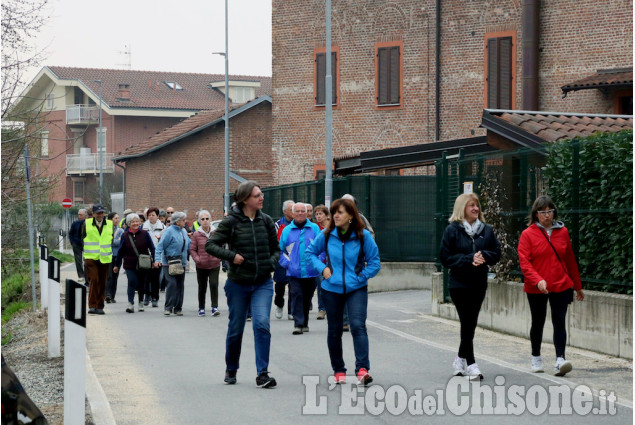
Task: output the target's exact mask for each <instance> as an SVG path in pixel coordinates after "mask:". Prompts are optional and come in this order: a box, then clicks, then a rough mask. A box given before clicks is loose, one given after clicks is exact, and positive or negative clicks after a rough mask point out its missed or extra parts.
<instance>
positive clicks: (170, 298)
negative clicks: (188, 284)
mask: <svg viewBox="0 0 635 425" xmlns="http://www.w3.org/2000/svg"><path fill="white" fill-rule="evenodd" d="M163 274H164V276H165V280H166V281H167V284H166V287H165V307H164V309H165V310H166V311H173V312H174V313H175V314H176V313H180V312H181V311H182V310H183V294H184V293H185V273H182V274H179V275H176V276H171V275H170V273H168V266H163Z"/></svg>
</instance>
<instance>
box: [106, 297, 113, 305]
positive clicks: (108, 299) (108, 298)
mask: <svg viewBox="0 0 635 425" xmlns="http://www.w3.org/2000/svg"><path fill="white" fill-rule="evenodd" d="M111 300H112V299H111V298H110V296H107V297H106V303H107V304H110V302H111Z"/></svg>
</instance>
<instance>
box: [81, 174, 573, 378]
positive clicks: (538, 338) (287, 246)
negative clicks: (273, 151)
mask: <svg viewBox="0 0 635 425" xmlns="http://www.w3.org/2000/svg"><path fill="white" fill-rule="evenodd" d="M234 199H235V203H234V204H233V205H232V207H231V209H230V211H229V212H228V214H227V216H226V217H225V218H224V219H223V220H222V221H220V223H219V224H218V228H217V229H216V230H213V228H212V227H211V214H210V213H209V212H208V211H200V212H199V213H198V219H197V224H198V226H196V227H197V228H196V230H195V231H193V232H192V231H190V230H191V229H189V228H187V229H186V214H185V213H182V212H178V211H174V209H173V208H172V209H171V210H172V211H170V209H168V212H167V214H166V215H168V217H169V218H170V222H171V223H164V221H166V220H159V217H161V211H160V210H158V209H156V208H150V209H149V210H148V213H147V216H148V221H146V224H147V225H146V224H144V225H143V226H142V225H141V221H142V220H141V218H140V216H139V214H136V213H132V212H131V211H126V213H127V215H126V216H125V224H124V225H123V227H119V225H118V224H117V223H118V217H115V216H112V217H111V218H110V220H109V219H105V218H104V217H103V215H104V211H105V209H104V208H103V206H101V205H96V206H94V207H93V215H94V218H89V219H86V220H85V221H84V222H82V223H81V224H80V225H79V232H80V235H81V236H82V241H83V244H84V247H83V253H84V256H85V262H84V265H85V270H86V279H87V280H88V282H89V283H90V286H89V287H90V292H89V307H90V309H89V312H90V313H93V314H103V301H102V302H101V303H100V301H99V300H100V298H99V297H100V296H104V293H105V290H104V288H105V276H107V274H108V273H107V271H108V270H107V267H105V266H104V265H107V264H108V263H110V262H112V261H113V260H112V257H113V255H114V258H115V259H114V264H113V265H112V269H111V273H112V274H114V275H116V274H118V272H119V270H120V268H121V267H122V265H123V268H124V270H125V273H126V276H127V278H128V306H127V308H126V311H127V312H129V313H133V312H134V307H135V303H134V297H135V293H137V294H138V310H139V311H143V309H144V305H148V303H149V302H151V303H152V305H153V307H156V306H157V302H158V292H159V289H158V288H159V282H160V281H161V280H163V279H165V280H166V281H167V285H166V296H165V306H164V314H165V315H166V316H170V315H173V314H174V315H177V316H180V315H182V314H183V313H182V311H183V295H184V278H185V268H186V267H187V264H188V255H191V256H192V258H193V259H194V262H195V264H196V272H197V281H198V288H199V292H198V299H199V315H200V316H202V315H205V298H206V288H207V287H208V285H209V289H210V296H211V301H212V303H211V304H212V306H211V310H210V312H211V314H212V315H213V316H217V315H219V314H220V311H219V310H218V276H219V269H220V268H221V261H223V262H225V263H226V265H227V280H226V282H225V285H224V290H225V296H226V298H227V305H228V309H229V315H228V319H229V323H228V330H227V336H226V351H225V363H226V368H225V379H224V381H225V383H227V384H229V385H232V384H235V383H236V382H237V371H238V369H239V365H240V354H241V347H242V339H243V333H244V328H245V325H246V322H247V321H248V319H251V320H252V327H253V332H254V348H255V360H256V371H257V374H256V375H257V377H256V385H257V386H258V387H262V388H273V387H275V386H276V385H277V382H276V380H275V378H273V377H272V376H271V375H270V374H269V370H268V367H269V353H270V345H271V332H270V313H271V307H272V302H273V301H274V283H273V280H272V273H273V274H274V277H276V288H275V292H276V294H275V295H276V299H275V303H276V310H275V315H276V317H277V318H278V319H280V318H281V317H282V308H283V305H284V304H283V300H284V298H282V303H280V300H279V294H278V292H279V291H280V287H282V292H283V293H284V284H286V283H288V285H289V297H288V304H289V308H290V309H289V312H288V315H289V318H292V319H293V321H294V327H293V332H292V333H293V334H294V335H302V334H303V333H306V332H309V324H308V319H309V310H310V308H311V302H312V298H313V294H314V291H315V289H316V288H317V289H318V317H317V318H318V319H324V318H327V319H328V325H327V329H328V330H327V347H328V352H329V357H330V363H331V368H332V370H333V374H334V382H335V383H340V384H341V383H344V382H346V379H347V375H346V372H347V368H346V365H345V362H344V359H343V348H342V336H343V332H344V330H345V327H347V326H350V332H351V335H352V339H353V348H354V354H355V377H356V382H357V383H358V384H359V385H368V384H369V383H371V382H372V380H373V378H372V376H371V375H370V372H369V371H370V359H369V357H370V356H369V342H368V334H367V329H366V319H367V314H368V280H369V279H370V278H372V277H374V276H375V275H377V273H378V272H379V270H380V268H381V264H380V257H379V250H378V247H377V244H376V243H375V240H374V232H372V227H370V223H369V222H368V220H367V219H366V218H365V217H364V216H363V215H362V214H361V213H360V212H359V210H358V209H357V206H356V203H355V201H354V198H352V197H351V196H350V195H347V196H345V197H342V198H340V199H336V200H335V201H334V202H333V203H332V204H331V205H330V208H327V207H326V206H317V207H316V209H315V210H316V221H317V223H314V222H312V221H311V220H310V215H309V211H311V212H312V209H313V208H312V206H311V205H309V204H304V203H294V202H293V201H287V202H285V203H284V204H283V213H284V215H283V217H282V218H281V219H280V220H279V221H278V222H277V223H275V222H274V221H273V219H272V218H271V217H270V216H268V215H267V214H265V213H263V212H262V208H263V201H264V195H263V193H262V190H261V188H260V186H259V185H258V183H256V182H254V181H247V182H243V183H241V184H240V185H239V186H238V188H237V189H236V191H235V193H234ZM80 213H82V212H81V211H80ZM80 217H81V214H80ZM557 218H558V211H557V208H556V207H555V205H554V204H553V202H552V201H551V199H550V198H549V197H547V196H541V197H539V198H538V199H536V201H535V202H534V204H533V207H532V210H531V212H530V214H529V218H528V227H527V229H525V230H524V231H523V232H522V235H521V237H520V242H519V245H518V256H519V260H520V266H521V269H522V272H523V275H524V278H525V282H524V291H525V292H526V293H527V298H528V302H529V306H530V310H531V317H532V319H531V320H532V322H531V330H530V339H531V348H532V357H531V371H532V372H544V365H543V360H542V357H541V342H542V335H543V328H544V323H545V319H546V310H547V304H548V303H549V304H550V306H551V317H552V323H553V328H554V337H553V341H554V345H555V350H556V363H555V366H554V373H555V374H556V375H559V376H563V375H564V374H566V373H568V372H569V371H571V370H572V365H571V363H570V362H569V361H567V360H566V357H565V345H566V328H565V316H566V311H567V308H568V305H569V304H570V303H571V302H572V301H573V298H574V291H575V297H576V299H577V300H578V301H582V300H583V299H584V292H583V291H582V285H581V281H580V274H579V271H578V266H577V263H576V260H575V257H574V254H573V249H572V246H571V241H570V238H569V234H568V231H567V229H566V227H564V224H563V223H562V222H560V221H558V220H557ZM449 221H450V224H449V225H448V226H447V228H446V229H445V231H444V234H443V240H442V243H441V247H440V253H439V257H440V260H441V263H442V264H443V265H444V266H445V267H446V268H448V269H449V270H450V273H449V292H450V296H451V298H452V301H453V303H454V305H455V306H456V310H457V313H458V316H459V320H460V324H461V326H460V346H459V350H458V353H457V356H456V357H455V359H454V362H453V374H454V375H455V376H467V377H468V378H469V379H471V380H475V379H483V374H482V372H481V370H480V368H479V366H478V365H477V363H476V359H475V355H474V335H475V330H476V326H477V323H478V315H479V312H480V309H481V305H482V303H483V300H484V299H485V295H486V291H487V279H488V272H489V267H491V266H494V265H495V264H496V263H497V262H498V261H499V260H500V257H501V247H500V243H499V241H498V239H497V237H496V234H495V232H494V229H493V228H492V227H491V226H490V225H488V224H486V223H485V219H484V215H483V211H482V208H481V205H480V201H479V198H478V196H477V195H475V194H462V195H460V196H459V197H458V198H457V199H456V201H455V204H454V210H453V213H452V216H451V217H450V219H449ZM148 223H149V224H148ZM159 223H160V224H159ZM166 224H167V225H166ZM116 240H118V242H116ZM113 253H114V254H113ZM78 273H79V270H78ZM102 274H103V277H102ZM115 282H116V280H115ZM147 282H149V284H146V283H147ZM102 286H103V288H102ZM100 288H101V289H100ZM109 288H112V285H109ZM109 290H112V289H109ZM115 292H116V283H115V285H114V292H109V297H110V301H111V302H115V298H114V293H115ZM104 298H105V296H104ZM100 310H101V312H100ZM346 322H348V323H346Z"/></svg>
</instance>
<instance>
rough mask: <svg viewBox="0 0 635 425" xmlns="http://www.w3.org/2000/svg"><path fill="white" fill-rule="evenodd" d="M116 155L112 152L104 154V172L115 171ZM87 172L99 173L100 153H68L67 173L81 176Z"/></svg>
mask: <svg viewBox="0 0 635 425" xmlns="http://www.w3.org/2000/svg"><path fill="white" fill-rule="evenodd" d="M114 156H115V155H114V154H112V153H104V154H102V167H101V168H102V172H103V173H114V172H115V164H114V163H113V162H112V159H113V157H114ZM86 174H99V154H98V153H89V154H85V153H82V154H79V155H66V175H67V176H81V175H86Z"/></svg>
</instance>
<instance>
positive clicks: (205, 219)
mask: <svg viewBox="0 0 635 425" xmlns="http://www.w3.org/2000/svg"><path fill="white" fill-rule="evenodd" d="M199 220H204V221H207V220H209V218H207V217H205V218H199Z"/></svg>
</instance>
